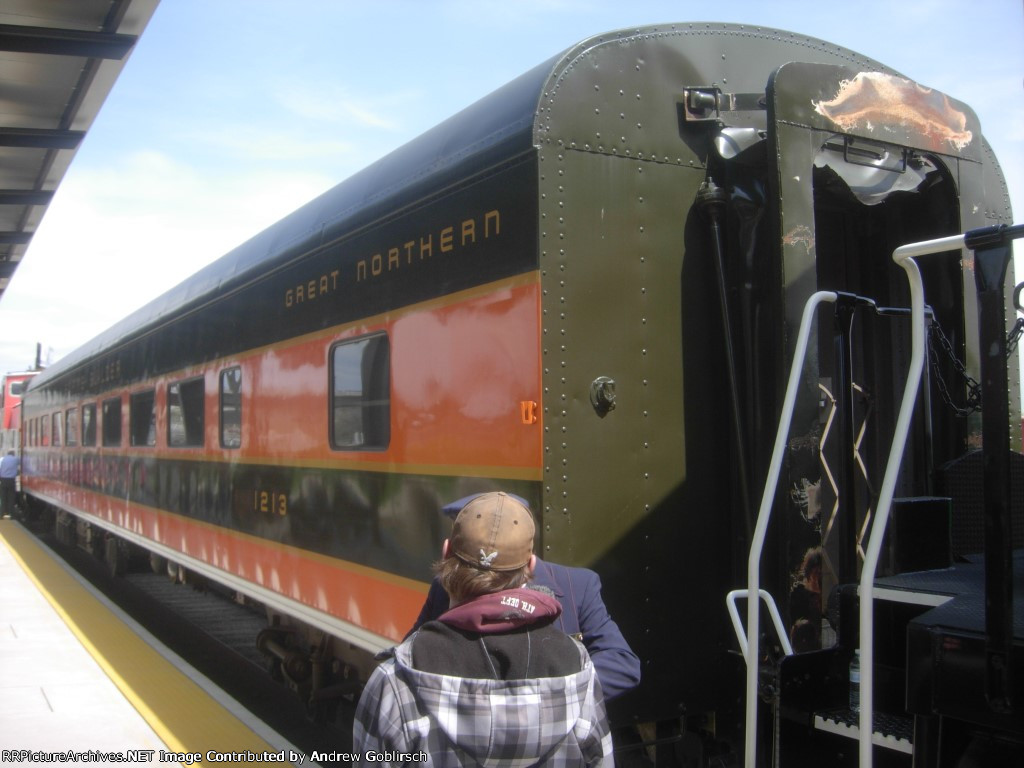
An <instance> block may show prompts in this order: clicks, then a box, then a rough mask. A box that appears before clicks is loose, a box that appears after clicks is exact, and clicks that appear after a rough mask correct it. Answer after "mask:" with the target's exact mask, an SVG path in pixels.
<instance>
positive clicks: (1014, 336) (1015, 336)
mask: <svg viewBox="0 0 1024 768" xmlns="http://www.w3.org/2000/svg"><path fill="white" fill-rule="evenodd" d="M1021 334H1024V317H1018V318H1017V322H1016V323H1014V324H1013V328H1011V329H1010V333H1009V334H1007V336H1006V356H1007V357H1009V356H1010V355H1012V354H1013V353H1014V352H1015V351H1016V350H1017V342H1018V341H1020V337H1021Z"/></svg>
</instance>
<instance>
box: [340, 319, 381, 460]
mask: <svg viewBox="0 0 1024 768" xmlns="http://www.w3.org/2000/svg"><path fill="white" fill-rule="evenodd" d="M330 370H331V445H332V446H333V447H334V448H339V449H341V450H349V451H352V450H374V449H378V450H379V449H383V448H387V447H388V444H389V443H390V442H391V343H390V341H389V340H388V337H387V335H385V334H379V335H376V336H367V337H363V338H360V339H356V340H354V341H346V342H343V343H341V344H337V345H335V346H334V347H333V348H332V349H331V369H330Z"/></svg>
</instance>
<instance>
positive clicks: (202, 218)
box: [0, 0, 1024, 373]
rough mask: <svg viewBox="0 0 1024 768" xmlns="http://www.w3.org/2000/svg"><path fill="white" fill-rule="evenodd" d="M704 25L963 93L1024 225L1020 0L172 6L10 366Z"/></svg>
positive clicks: (27, 296)
mask: <svg viewBox="0 0 1024 768" xmlns="http://www.w3.org/2000/svg"><path fill="white" fill-rule="evenodd" d="M44 1H45V0H44ZM690 21H721V22H734V23H742V24H748V25H753V26H766V27H775V28H779V29H784V30H788V31H792V32H798V33H801V34H805V35H810V36H813V37H818V38H821V39H823V40H827V41H829V42H832V43H836V44H839V45H842V46H845V47H847V48H851V49H853V50H854V51H857V52H858V53H861V54H864V55H866V56H870V57H872V58H874V59H876V60H878V61H880V62H883V63H884V64H886V65H888V66H889V67H891V68H893V69H895V70H897V71H899V72H901V73H902V74H904V75H906V76H907V77H909V78H911V79H913V80H916V81H917V82H919V83H921V84H923V85H926V86H930V87H933V88H937V89H939V90H941V91H944V92H945V93H947V94H949V95H951V96H953V97H955V98H957V99H959V100H961V101H964V102H966V103H967V104H969V105H970V106H971V107H972V108H973V109H974V110H975V112H976V113H977V114H978V116H979V118H980V121H981V126H982V131H983V132H984V134H985V136H986V138H987V139H988V140H989V142H990V143H991V145H992V146H993V148H994V150H995V153H996V156H997V157H998V158H999V161H1000V164H1001V166H1002V168H1003V172H1004V174H1005V175H1006V177H1007V181H1008V183H1009V185H1010V194H1011V200H1012V202H1013V204H1014V207H1015V210H1016V211H1017V222H1018V223H1019V222H1022V221H1024V3H1022V0H900V2H893V0H885V2H878V1H876V0H859V1H858V2H855V3H847V2H823V1H822V0H814V2H808V1H805V0H731V2H727V3H726V2H707V1H706V0H705V1H702V2H694V1H692V0H676V1H675V2H660V1H650V2H648V1H645V0H631V1H629V2H624V1H623V0H607V1H605V0H374V2H367V1H366V0H359V1H358V2H356V1H352V0H289V2H280V0H162V1H161V4H160V5H159V6H158V8H157V10H156V13H155V14H154V15H153V18H152V20H151V21H150V23H149V26H148V27H147V28H146V30H145V32H144V33H143V35H142V37H141V39H140V41H139V42H138V44H137V45H136V47H135V49H134V50H133V52H132V54H131V57H130V59H129V60H128V61H127V63H126V65H125V67H124V70H123V72H122V74H121V76H120V78H119V80H118V81H117V83H116V84H115V86H114V88H113V90H112V91H111V93H110V95H109V97H108V98H107V101H106V103H105V104H104V106H103V108H102V110H101V111H100V113H99V115H98V117H97V119H96V121H95V122H94V124H93V126H92V128H91V129H90V131H89V133H88V135H87V136H86V138H85V140H84V141H83V142H82V145H81V147H80V149H79V151H78V153H77V155H76V156H75V159H74V161H73V162H72V165H71V168H70V169H69V171H68V173H67V175H66V176H65V178H64V181H63V182H62V183H61V186H60V188H59V189H58V191H57V194H56V195H55V196H54V199H53V202H52V203H51V205H50V208H49V210H48V211H47V213H46V216H45V217H44V219H43V222H42V224H41V225H40V227H39V230H38V231H37V233H36V235H35V237H34V239H33V241H32V244H31V245H30V247H29V249H28V251H27V253H26V255H25V258H24V260H23V263H22V264H21V265H20V267H19V268H18V270H17V272H16V273H15V276H14V278H13V280H12V282H11V285H10V287H9V288H8V289H7V291H6V292H5V294H4V295H3V298H2V300H0V373H3V372H9V371H16V370H24V369H25V368H26V367H28V366H29V365H31V364H32V362H33V361H34V359H35V350H36V344H37V343H39V344H41V345H42V349H43V358H44V362H47V361H49V362H51V363H52V362H56V361H57V360H59V359H60V358H61V357H62V356H63V355H66V354H67V353H69V352H71V351H73V350H74V349H75V348H76V347H78V346H79V345H81V344H83V343H85V342H87V341H88V340H89V339H91V338H92V337H94V336H96V335H97V334H99V333H100V332H102V331H103V330H104V329H106V328H108V327H109V326H111V325H113V324H114V323H115V322H117V321H118V320H119V319H121V318H123V317H124V316H126V315H127V314H129V313H130V312H132V311H134V310H135V309H137V308H139V307H140V306H142V305H144V304H145V303H147V302H148V301H149V300H151V299H153V298H155V297H156V296H158V295H160V294H161V293H163V292H164V291H165V290H167V289H168V288H170V287H172V286H174V285H176V284H177V283H179V282H180V281H181V280H183V279H185V278H186V277H188V276H189V275H190V274H192V273H193V272H195V271H197V270H198V269H200V268H201V267H203V266H204V265H206V264H208V263H209V262H211V261H213V260H214V259H216V258H217V257H219V256H221V255H222V254H224V253H226V252H228V251H229V250H231V249H232V248H233V247H234V246H236V245H238V244H240V243H242V242H244V241H245V240H246V239H248V238H249V237H251V236H252V235H254V234H256V233H257V232H259V231H261V230H262V229H264V228H265V227H267V226H269V225H270V224H272V223H273V222H275V221H277V220H278V219H280V218H281V217H283V216H284V215H286V214H287V213H289V212H291V211H292V210H294V209H295V208H297V207H299V206H300V205H302V204H303V203H305V202H307V201H308V200H310V199H312V198H314V197H316V196H317V195H318V194H320V193H321V192H323V191H325V190H327V189H329V188H330V187H332V186H334V185H335V184H337V183H339V182H341V181H343V180H345V179H346V178H348V177H349V176H351V175H352V174H353V173H355V172H356V171H358V170H360V169H362V168H363V167H365V166H367V165H369V164H370V163H371V162H373V161H375V160H377V159H378V158H380V157H382V156H384V155H385V154H387V153H388V152H390V151H391V150H393V149H395V148H397V147H399V146H401V145H402V144H404V143H406V142H407V141H409V140H411V139H413V138H415V137H416V136H418V135H419V134H421V133H423V132H424V131H426V130H427V129H429V128H431V127H432V126H434V125H436V124H437V123H439V122H441V121H442V120H444V119H445V118H447V117H449V116H450V115H453V114H455V113H456V112H458V111H459V110H460V109H462V108H463V107H466V106H468V105H469V104H471V103H473V102H475V101H476V100H478V99H480V98H482V97H483V96H485V95H487V94H488V93H490V92H491V91H493V90H494V89H496V88H498V87H500V86H501V85H503V84H505V83H506V82H508V81H510V80H512V79H514V78H515V77H517V76H518V75H520V74H522V73H523V72H526V71H527V70H529V69H531V68H532V67H533V66H534V65H536V64H539V63H541V62H542V61H544V60H546V59H548V58H550V57H551V56H553V55H555V54H556V53H558V52H560V51H562V50H564V49H566V48H568V47H570V46H572V45H573V44H574V43H576V42H578V41H579V40H582V39H584V38H586V37H590V36H592V35H595V34H599V33H602V32H607V31H610V30H614V29H621V28H630V27H637V26H641V25H647V24H665V23H671V22H690ZM1017 250H1018V253H1019V254H1024V247H1021V246H1018V249H1017ZM1022 266H1024V265H1022ZM1018 271H1019V274H1021V278H1020V279H1024V269H1022V270H1018Z"/></svg>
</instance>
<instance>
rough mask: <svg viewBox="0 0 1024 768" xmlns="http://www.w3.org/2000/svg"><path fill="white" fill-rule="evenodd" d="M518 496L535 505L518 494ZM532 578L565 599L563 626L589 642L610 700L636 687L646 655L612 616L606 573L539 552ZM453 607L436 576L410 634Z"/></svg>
mask: <svg viewBox="0 0 1024 768" xmlns="http://www.w3.org/2000/svg"><path fill="white" fill-rule="evenodd" d="M479 495H480V494H473V495H472V496H467V497H465V498H462V499H459V500H458V501H453V502H451V503H450V504H446V505H445V506H444V507H443V508H442V511H443V512H444V513H445V515H447V516H449V517H454V516H455V515H457V514H458V513H459V511H460V510H461V509H462V508H463V507H465V506H466V505H467V504H468V503H469V502H471V501H472V500H473V499H475V498H476V497H477V496H479ZM514 498H516V499H517V500H519V501H520V502H522V504H523V505H524V506H525V507H527V508H529V504H527V502H526V501H525V500H523V499H521V498H519V497H518V496H515V497H514ZM531 583H532V584H535V585H539V586H542V587H547V588H548V589H550V590H551V591H552V592H554V594H555V597H557V598H558V601H559V602H560V603H561V604H562V613H561V615H560V616H559V618H558V622H559V624H560V627H561V629H562V631H563V632H565V633H566V634H567V635H571V636H573V637H575V638H576V639H577V640H580V642H582V643H583V645H584V647H586V649H587V652H588V653H589V654H590V658H591V660H592V661H593V662H594V669H595V670H597V679H598V680H599V681H600V683H601V688H602V690H603V691H604V698H605V700H606V701H608V700H611V699H614V698H615V697H616V696H620V695H621V694H623V693H625V692H626V691H629V690H632V689H633V688H635V687H636V686H637V685H638V684H639V683H640V659H639V658H637V655H636V654H635V653H633V651H632V650H631V649H630V647H629V643H627V642H626V638H624V637H623V636H622V632H621V631H620V630H619V627H618V625H617V624H616V623H615V622H614V621H613V620H612V617H611V615H610V614H609V613H608V608H607V607H605V604H604V600H603V599H602V597H601V579H600V577H599V576H598V575H597V574H596V573H594V571H591V570H589V569H587V568H570V567H568V566H564V565H558V564H557V563H550V562H547V561H544V560H541V559H540V558H539V557H538V558H536V565H535V567H534V573H533V578H532V580H531ZM448 607H449V600H448V594H447V593H446V592H445V591H444V588H443V587H442V586H441V584H440V582H439V581H438V580H437V579H436V578H435V579H434V580H433V581H432V582H431V584H430V591H429V592H428V593H427V599H426V602H425V603H424V604H423V608H422V609H421V610H420V615H419V617H418V618H417V619H416V623H415V624H414V625H413V627H412V629H410V630H409V633H408V635H406V637H408V636H409V635H411V634H412V633H413V632H415V631H416V630H417V629H419V628H420V627H421V626H423V625H424V624H425V623H427V622H428V621H433V620H435V619H437V618H438V617H439V616H440V615H441V614H443V613H444V612H446V611H447V610H448Z"/></svg>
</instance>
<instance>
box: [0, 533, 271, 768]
mask: <svg viewBox="0 0 1024 768" xmlns="http://www.w3.org/2000/svg"><path fill="white" fill-rule="evenodd" d="M0 541H3V542H4V544H5V545H6V546H7V548H8V549H9V550H10V551H11V554H12V555H13V556H14V559H15V560H16V561H17V562H18V564H19V565H20V566H21V568H22V569H23V570H24V571H25V573H26V574H27V575H28V577H29V578H30V579H31V580H32V582H33V583H34V584H35V585H36V587H37V588H38V589H39V591H40V593H41V594H42V595H43V596H44V597H45V598H46V600H47V601H48V602H49V603H50V605H52V606H53V609H54V610H55V611H56V612H57V614H58V615H59V616H60V618H61V619H62V620H63V621H64V623H65V624H67V626H68V628H69V629H70V630H71V631H72V632H73V633H74V634H75V637H77V638H78V640H79V642H81V643H82V645H83V647H84V648H85V649H86V650H87V651H88V652H89V654H90V655H91V656H92V657H93V658H94V659H95V660H96V663H97V664H99V665H100V668H101V669H102V670H103V671H104V672H105V673H106V674H107V676H108V677H110V679H111V680H112V681H113V682H114V684H115V685H117V687H118V688H119V689H120V691H121V693H123V694H124V696H125V698H127V699H128V701H129V703H131V705H132V706H133V707H135V709H136V710H138V712H139V713H140V714H141V715H142V717H143V718H144V719H145V720H146V721H147V722H148V723H149V725H150V727H151V728H152V729H153V730H154V731H155V732H156V734H157V736H159V737H160V739H161V740H163V742H164V743H165V744H166V745H167V746H168V748H169V749H170V750H171V751H173V752H185V753H189V752H191V753H199V754H200V755H202V756H203V759H204V760H205V758H206V753H207V751H209V750H215V751H216V752H218V753H232V752H251V753H256V754H257V755H267V756H268V757H269V756H270V755H271V754H274V755H277V754H280V750H279V749H275V748H273V747H271V745H269V744H268V743H267V742H266V741H264V740H263V739H262V738H260V737H259V736H258V735H257V734H256V733H254V732H253V730H252V729H251V728H249V727H248V726H247V725H246V724H245V723H243V722H242V721H241V720H239V719H238V718H237V717H235V715H233V714H232V713H231V712H230V711H229V710H228V709H226V708H225V707H224V706H223V705H222V704H220V703H219V702H217V701H215V700H214V699H213V698H211V697H210V695H209V694H208V693H207V692H206V691H204V690H203V689H202V688H201V687H200V686H199V685H198V684H197V683H195V682H194V681H193V680H190V679H189V678H188V676H187V675H185V674H184V673H183V672H181V671H180V670H179V669H177V668H176V667H175V666H174V665H173V664H172V663H171V662H170V661H168V660H167V659H166V658H164V657H163V656H162V655H161V654H160V653H159V652H158V651H157V650H156V649H154V648H153V647H151V646H150V645H149V644H148V643H146V642H145V641H144V640H143V639H142V638H141V637H140V636H139V635H138V634H136V633H135V632H134V631H133V630H132V629H131V628H130V627H129V626H128V625H126V624H125V623H124V622H123V621H121V620H119V619H118V617H116V616H115V615H113V614H112V613H111V611H110V609H109V608H107V606H105V605H103V603H102V602H100V601H99V600H97V599H96V597H95V596H94V595H93V594H92V593H91V592H90V591H89V590H88V589H86V587H85V586H83V585H82V584H81V583H79V582H78V581H76V580H75V579H74V578H73V577H72V576H71V575H70V574H69V573H68V572H67V571H66V570H64V568H63V567H62V566H61V565H60V564H59V563H58V562H57V561H56V559H55V558H54V556H53V555H52V554H51V553H49V552H48V551H47V550H46V549H45V548H44V547H43V546H42V545H41V544H40V543H39V542H38V541H36V540H35V539H34V538H33V537H32V536H31V535H30V534H29V533H28V532H27V531H26V530H25V529H24V528H22V527H21V526H20V525H18V524H15V523H11V522H10V521H6V520H5V521H3V524H0ZM261 762H262V761H261ZM263 764H265V765H291V763H289V762H287V761H285V762H273V761H267V762H264V763H263Z"/></svg>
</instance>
